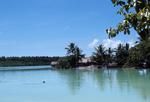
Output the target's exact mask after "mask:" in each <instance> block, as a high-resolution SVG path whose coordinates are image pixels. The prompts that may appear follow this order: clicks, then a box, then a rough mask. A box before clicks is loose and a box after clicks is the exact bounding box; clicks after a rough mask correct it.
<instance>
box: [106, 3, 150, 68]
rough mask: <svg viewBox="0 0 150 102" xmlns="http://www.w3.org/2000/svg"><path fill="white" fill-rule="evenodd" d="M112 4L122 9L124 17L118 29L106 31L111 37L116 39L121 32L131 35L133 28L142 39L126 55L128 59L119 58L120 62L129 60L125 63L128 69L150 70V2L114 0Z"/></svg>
mask: <svg viewBox="0 0 150 102" xmlns="http://www.w3.org/2000/svg"><path fill="white" fill-rule="evenodd" d="M112 2H113V4H114V6H118V7H119V8H120V9H119V10H118V14H120V15H121V16H122V17H123V20H122V21H121V22H120V23H119V24H118V25H117V27H116V28H112V27H111V28H110V29H107V30H106V32H107V33H108V34H109V37H115V36H116V35H117V34H119V33H120V32H124V34H130V30H131V28H133V29H134V30H135V31H136V32H137V34H138V35H139V37H140V41H139V42H138V44H137V45H136V46H135V47H133V48H131V49H130V50H129V51H128V53H124V54H126V55H128V57H123V56H122V57H121V56H118V58H120V59H119V60H120V61H121V60H126V59H127V62H126V63H124V64H125V66H126V67H127V66H130V67H131V66H133V67H149V68H150V1H149V0H112ZM120 48H121V47H120ZM121 53H123V52H121ZM119 60H118V61H119ZM122 62H124V61H121V63H122ZM118 63H120V62H118ZM122 64H123V63H122Z"/></svg>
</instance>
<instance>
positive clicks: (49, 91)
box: [0, 69, 150, 102]
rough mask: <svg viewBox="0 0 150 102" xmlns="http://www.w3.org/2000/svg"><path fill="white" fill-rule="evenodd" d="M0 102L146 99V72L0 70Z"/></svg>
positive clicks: (149, 94) (149, 86)
mask: <svg viewBox="0 0 150 102" xmlns="http://www.w3.org/2000/svg"><path fill="white" fill-rule="evenodd" d="M43 81H46V83H45V84H44V83H43ZM0 102H150V71H149V70H127V69H126V70H121V69H120V70H116V69H113V70H102V69H101V70H90V71H88V70H24V71H21V70H18V71H17V70H16V71H0Z"/></svg>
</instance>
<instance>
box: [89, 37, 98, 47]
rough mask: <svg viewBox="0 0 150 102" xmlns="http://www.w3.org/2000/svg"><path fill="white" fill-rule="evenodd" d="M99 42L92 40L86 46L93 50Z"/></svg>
mask: <svg viewBox="0 0 150 102" xmlns="http://www.w3.org/2000/svg"><path fill="white" fill-rule="evenodd" d="M98 43H99V40H98V39H94V40H93V41H92V42H91V43H90V44H89V45H88V46H89V48H94V47H96V46H97V45H98Z"/></svg>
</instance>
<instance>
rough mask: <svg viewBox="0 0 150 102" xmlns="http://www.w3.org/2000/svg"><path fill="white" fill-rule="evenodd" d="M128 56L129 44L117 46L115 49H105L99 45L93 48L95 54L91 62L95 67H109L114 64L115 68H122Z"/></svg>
mask: <svg viewBox="0 0 150 102" xmlns="http://www.w3.org/2000/svg"><path fill="white" fill-rule="evenodd" d="M128 56H129V44H128V43H126V44H125V45H124V44H119V45H118V47H117V48H115V49H111V48H108V49H106V48H105V47H104V46H103V45H99V46H98V47H96V48H95V52H94V53H93V55H92V60H93V62H96V63H97V65H103V66H109V64H111V63H116V64H117V65H116V66H123V65H124V64H125V63H126V62H127V60H128Z"/></svg>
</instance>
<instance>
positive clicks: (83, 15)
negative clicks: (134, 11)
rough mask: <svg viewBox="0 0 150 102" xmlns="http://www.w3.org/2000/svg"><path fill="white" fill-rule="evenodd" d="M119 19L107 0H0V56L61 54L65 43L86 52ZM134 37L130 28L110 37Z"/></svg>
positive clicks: (63, 52)
mask: <svg viewBox="0 0 150 102" xmlns="http://www.w3.org/2000/svg"><path fill="white" fill-rule="evenodd" d="M120 20H121V17H120V16H119V15H117V14H116V8H114V6H113V5H112V3H111V1H110V0H0V49H1V50H0V56H63V55H65V53H66V51H65V49H64V48H65V47H66V46H67V44H69V42H75V43H76V44H77V45H78V46H79V47H81V48H82V50H83V52H84V53H85V54H86V55H90V54H91V53H92V51H93V48H91V47H90V46H89V45H90V44H92V43H93V42H94V41H97V42H96V43H102V42H105V41H107V39H108V36H107V34H106V32H105V30H106V29H107V28H109V27H110V26H115V25H116V24H117V22H119V21H120ZM136 39H137V35H136V32H134V31H133V32H132V34H131V35H130V36H123V34H121V35H119V36H118V37H116V38H115V39H113V40H115V41H121V42H131V41H135V40H136ZM103 40H105V41H103ZM106 43H107V42H106Z"/></svg>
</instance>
